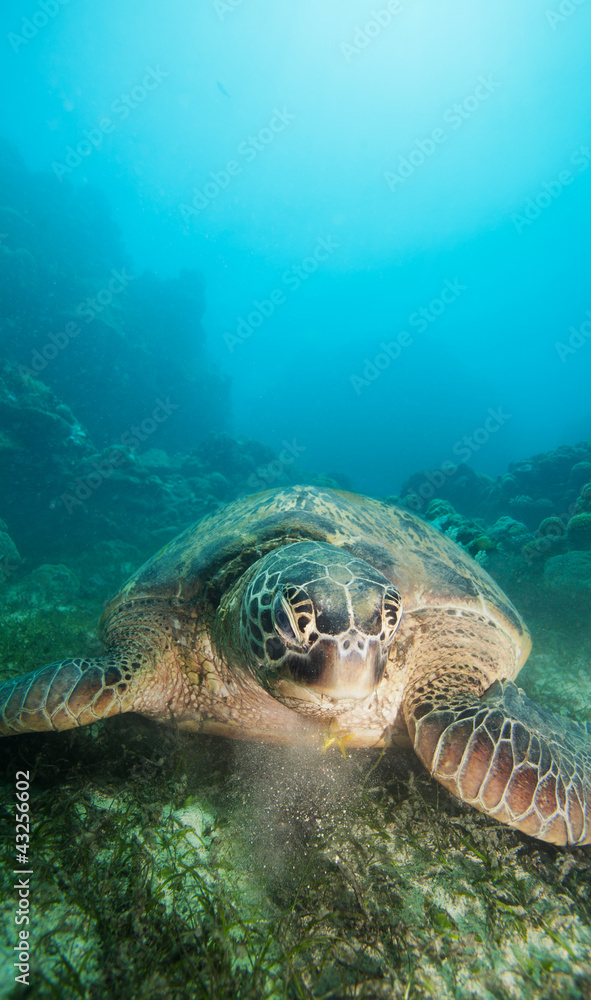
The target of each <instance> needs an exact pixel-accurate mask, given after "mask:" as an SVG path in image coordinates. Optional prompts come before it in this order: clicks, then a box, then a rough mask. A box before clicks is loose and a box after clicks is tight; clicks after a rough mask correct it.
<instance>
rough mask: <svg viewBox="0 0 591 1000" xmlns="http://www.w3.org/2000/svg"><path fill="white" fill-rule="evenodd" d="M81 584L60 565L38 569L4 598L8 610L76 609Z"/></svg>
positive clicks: (15, 585)
mask: <svg viewBox="0 0 591 1000" xmlns="http://www.w3.org/2000/svg"><path fill="white" fill-rule="evenodd" d="M79 592H80V583H79V581H78V579H77V577H76V576H75V575H74V573H73V572H72V570H71V569H69V568H68V566H64V565H63V564H59V565H57V566H53V565H43V566H38V567H37V568H36V569H34V570H33V571H32V573H29V574H28V575H27V576H25V577H24V578H23V579H22V580H19V582H18V583H16V584H14V586H12V587H11V588H10V590H9V591H8V593H6V594H5V595H4V601H3V603H4V606H5V608H6V610H8V611H12V610H15V609H20V608H23V609H24V608H27V609H31V608H35V609H43V610H53V609H55V608H60V607H69V606H74V605H75V604H76V602H77V600H78V595H79Z"/></svg>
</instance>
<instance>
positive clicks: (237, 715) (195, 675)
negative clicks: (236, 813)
mask: <svg viewBox="0 0 591 1000" xmlns="http://www.w3.org/2000/svg"><path fill="white" fill-rule="evenodd" d="M100 634H101V638H102V640H103V642H104V645H105V647H106V652H105V655H104V656H102V657H99V658H98V659H90V660H89V659H67V660H63V661H61V662H59V663H52V664H50V665H49V666H45V667H42V668H41V669H39V670H37V671H34V672H33V673H30V674H27V675H26V676H24V677H20V678H17V679H16V680H11V681H8V682H6V683H5V684H4V685H2V687H0V732H1V733H2V734H3V735H11V734H15V733H22V732H27V731H45V730H61V729H69V728H71V727H73V726H82V725H86V724H87V723H91V722H95V721H96V720H98V719H102V718H105V717H106V716H110V715H116V714H118V713H120V712H139V713H141V714H142V715H145V716H149V717H151V718H153V719H158V720H161V721H169V722H172V723H174V724H176V725H177V726H178V727H179V728H181V729H189V730H195V731H199V732H208V733H217V734H222V735H225V736H230V737H236V738H245V739H253V740H268V741H272V742H277V743H289V742H293V743H298V742H299V743H305V742H311V741H312V742H313V741H317V742H320V743H321V742H322V738H323V736H324V739H325V743H329V742H332V741H333V740H335V739H336V740H338V741H339V742H341V745H343V744H345V743H347V742H348V743H349V745H350V746H353V747H379V746H386V745H390V744H396V743H398V744H406V745H412V746H413V747H414V749H415V752H416V753H417V755H418V757H419V758H420V759H421V761H422V762H423V764H425V766H426V767H427V768H428V770H429V771H430V773H431V774H432V776H433V777H434V778H435V779H436V780H437V781H439V782H440V783H441V784H442V785H443V786H444V787H445V788H447V789H448V790H449V791H450V792H452V793H453V794H454V795H456V796H457V797H458V798H460V799H462V800H463V801H464V802H467V803H469V804H470V805H472V806H474V807H475V808H476V809H480V810H482V811H483V812H485V813H488V814H489V815H490V816H494V817H495V818H496V819H498V820H500V821H501V822H503V823H508V824H509V825H510V826H514V827H517V828H518V829H519V830H522V831H523V832H525V833H527V834H530V835H531V836H533V837H538V838H539V839H540V840H546V841H550V842H551V843H555V844H567V843H568V844H586V843H591V741H590V739H589V736H588V735H587V731H586V728H585V727H584V726H582V725H581V724H578V723H576V722H571V721H570V720H568V719H566V718H564V717H563V716H561V715H556V714H554V713H553V712H551V711H549V710H547V709H545V708H540V707H538V706H536V705H535V704H534V703H533V702H531V701H530V700H529V699H528V698H527V697H526V696H525V694H524V693H523V692H522V691H521V690H520V689H519V688H517V687H516V686H515V684H513V683H512V681H513V679H514V678H515V677H516V675H517V673H518V672H519V670H520V669H521V667H522V665H523V663H524V662H525V660H526V658H527V656H528V654H529V651H530V648H531V642H530V637H529V633H528V631H527V629H526V627H525V625H524V623H523V622H522V620H521V618H520V616H519V614H518V613H517V612H516V610H515V608H513V607H512V605H511V604H510V602H509V601H508V599H507V598H506V597H505V596H504V594H503V593H502V591H501V590H500V589H499V588H498V587H497V585H496V584H495V583H494V582H493V580H492V579H491V578H490V577H489V576H488V574H487V573H486V572H485V571H484V570H483V569H482V568H481V566H480V565H479V564H478V563H477V562H475V561H474V560H473V559H471V558H470V556H468V555H467V554H466V553H465V552H463V551H462V549H460V548H459V546H457V545H456V544H455V543H454V542H452V541H451V540H450V539H448V538H446V537H445V536H443V535H441V534H440V533H439V532H438V531H436V530H435V528H433V527H432V526H430V525H429V524H427V523H425V522H424V521H423V520H421V519H420V518H419V517H417V516H415V515H413V514H411V513H409V512H408V511H406V510H403V509H399V508H396V507H394V506H391V505H389V504H386V503H382V502H380V501H378V500H370V499H367V498H365V497H360V496H356V495H354V494H352V493H345V492H341V491H336V490H330V489H325V488H315V487H311V486H294V487H291V488H289V489H275V490H270V491H268V492H265V493H260V494H256V495H254V496H248V497H245V498H243V499H239V500H236V501H235V502H234V503H231V504H229V505H228V506H227V507H225V508H223V509H221V510H220V511H218V512H216V513H214V514H211V515H209V516H207V517H205V518H203V520H201V521H199V522H198V523H197V524H196V525H194V526H193V527H190V528H188V529H187V530H186V531H184V532H183V533H182V534H181V535H179V536H178V537H177V538H176V539H174V540H173V541H172V542H170V543H169V544H168V545H167V546H165V548H164V549H162V551H161V552H159V553H158V554H157V555H156V556H154V557H153V558H152V559H150V560H149V561H148V562H147V563H146V564H145V565H144V566H142V567H141V568H140V569H139V570H138V571H137V573H135V575H134V576H132V578H131V579H130V580H129V581H128V583H126V584H125V586H124V587H123V589H122V590H121V592H120V593H119V594H118V595H117V597H115V598H114V600H113V601H111V603H110V604H109V606H108V607H107V608H106V610H105V612H104V614H103V617H102V619H101V624H100Z"/></svg>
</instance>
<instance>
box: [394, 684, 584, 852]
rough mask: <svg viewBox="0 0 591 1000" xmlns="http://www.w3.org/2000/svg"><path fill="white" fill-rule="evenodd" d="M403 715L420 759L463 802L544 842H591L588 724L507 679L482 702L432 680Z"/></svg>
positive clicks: (412, 698)
mask: <svg viewBox="0 0 591 1000" xmlns="http://www.w3.org/2000/svg"><path fill="white" fill-rule="evenodd" d="M438 688H439V690H438ZM443 693H444V695H445V696H444V697H442V694H443ZM405 715H406V720H407V725H408V728H409V732H410V736H411V739H412V740H413V742H414V747H415V751H416V753H417V755H418V757H419V758H420V759H421V760H422V762H423V764H425V766H426V767H427V768H428V769H429V771H430V772H431V774H432V776H433V777H434V778H435V779H436V780H437V781H439V782H440V783H441V784H442V785H443V786H444V787H445V788H447V789H448V791H450V792H451V793H452V794H453V795H456V796H457V797H458V798H459V799H461V800H462V801H463V802H467V803H469V805H471V806H474V807H475V808H476V809H480V810H481V811H482V812H485V813H487V814H488V815H489V816H494V817H495V819H498V820H500V821H501V822H502V823H507V824H508V825H509V826H514V827H517V829H518V830H521V831H522V832H523V833H526V834H529V836H532V837H537V838H538V839H539V840H546V841H549V842H550V843H552V844H589V843H591V739H590V736H589V734H588V732H587V730H586V728H585V726H583V725H581V724H580V723H577V722H573V721H571V720H570V719H566V718H564V717H563V716H560V715H556V714H555V713H554V712H551V711H550V710H548V709H545V708H541V707H540V706H539V705H536V704H535V703H534V702H532V701H530V699H529V698H527V697H526V695H525V694H524V693H523V692H522V691H521V690H520V689H519V688H517V687H516V686H515V684H512V683H511V682H510V681H503V682H501V681H496V682H495V683H494V684H493V685H492V687H490V688H489V689H488V691H486V692H485V693H484V694H483V695H482V697H478V694H477V693H476V692H474V691H473V690H470V689H467V690H466V689H464V690H462V689H461V688H460V689H459V690H457V691H454V692H453V694H452V693H451V691H450V687H449V683H448V682H447V683H446V681H445V680H444V679H443V678H442V679H441V682H440V684H439V685H438V683H437V681H430V682H429V684H427V685H422V686H421V688H419V689H417V687H414V690H413V692H412V694H411V696H410V697H409V698H407V703H406V704H405Z"/></svg>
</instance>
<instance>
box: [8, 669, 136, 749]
mask: <svg viewBox="0 0 591 1000" xmlns="http://www.w3.org/2000/svg"><path fill="white" fill-rule="evenodd" d="M141 666H143V664H140V663H139V662H137V663H130V662H129V660H128V659H127V658H118V657H116V656H109V655H107V656H104V657H101V658H99V659H94V660H85V659H73V660H62V661H61V662H57V663H50V664H48V665H47V666H45V667H41V668H40V669H39V670H34V671H33V672H32V673H30V674H25V675H24V676H23V677H16V678H15V679H14V680H11V681H6V682H5V683H4V684H2V685H1V686H0V735H1V736H13V735H16V734H17V733H25V732H47V731H49V730H60V729H72V728H73V727H74V726H86V725H88V724H89V723H91V722H97V721H98V720H99V719H104V718H106V717H107V716H109V715H118V714H119V713H120V712H129V711H132V710H133V708H134V703H135V701H136V698H137V694H138V690H137V689H138V679H137V678H138V674H139V673H141V671H139V670H137V668H140V667H141ZM134 668H136V669H134Z"/></svg>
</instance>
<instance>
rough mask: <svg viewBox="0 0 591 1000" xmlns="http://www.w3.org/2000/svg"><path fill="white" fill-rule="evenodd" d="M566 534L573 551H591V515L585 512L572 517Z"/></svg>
mask: <svg viewBox="0 0 591 1000" xmlns="http://www.w3.org/2000/svg"><path fill="white" fill-rule="evenodd" d="M566 532H567V538H568V541H569V544H570V545H571V546H572V547H573V549H591V513H590V512H587V511H585V512H584V513H581V514H575V515H574V517H571V519H570V521H569V522H568V524H567V527H566Z"/></svg>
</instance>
